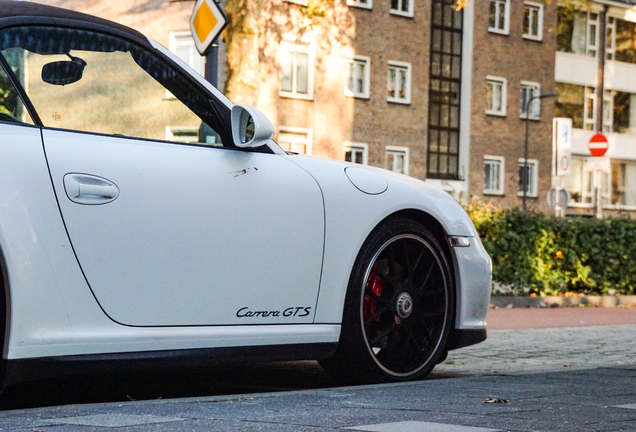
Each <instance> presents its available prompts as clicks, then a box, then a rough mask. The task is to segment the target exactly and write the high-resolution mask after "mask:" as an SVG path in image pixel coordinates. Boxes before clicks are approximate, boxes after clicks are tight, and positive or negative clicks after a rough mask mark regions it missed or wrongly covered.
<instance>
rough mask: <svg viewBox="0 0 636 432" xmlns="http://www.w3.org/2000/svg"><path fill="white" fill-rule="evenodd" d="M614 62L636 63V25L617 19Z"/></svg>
mask: <svg viewBox="0 0 636 432" xmlns="http://www.w3.org/2000/svg"><path fill="white" fill-rule="evenodd" d="M614 60H616V61H619V62H625V63H636V23H633V22H631V21H625V20H622V19H618V18H616V24H615V28H614Z"/></svg>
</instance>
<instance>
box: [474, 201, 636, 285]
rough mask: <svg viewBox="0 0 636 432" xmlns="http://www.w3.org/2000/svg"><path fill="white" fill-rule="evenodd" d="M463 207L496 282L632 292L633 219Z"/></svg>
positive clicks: (635, 277) (635, 266)
mask: <svg viewBox="0 0 636 432" xmlns="http://www.w3.org/2000/svg"><path fill="white" fill-rule="evenodd" d="M467 210H468V212H469V214H470V216H471V218H472V220H473V222H474V223H475V227H476V228H477V231H478V232H479V235H480V237H481V241H482V242H483V244H484V247H485V248H486V250H487V251H488V253H489V254H490V257H491V258H492V261H493V283H494V284H495V285H497V286H503V287H505V288H506V289H507V290H509V291H511V292H513V293H514V294H528V293H531V292H533V293H537V294H540V295H557V294H563V293H566V292H569V291H576V292H581V293H586V294H603V295H608V294H609V295H613V294H636V221H634V220H630V219H625V218H619V217H610V218H606V219H595V218H556V217H554V216H549V215H544V214H542V213H534V212H524V211H522V210H518V209H501V208H498V207H494V206H491V205H488V204H486V205H484V204H482V203H480V202H479V201H475V202H473V203H471V204H470V205H469V206H468V208H467Z"/></svg>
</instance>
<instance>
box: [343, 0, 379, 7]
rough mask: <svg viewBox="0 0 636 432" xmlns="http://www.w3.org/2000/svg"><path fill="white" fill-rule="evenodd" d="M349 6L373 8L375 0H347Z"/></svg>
mask: <svg viewBox="0 0 636 432" xmlns="http://www.w3.org/2000/svg"><path fill="white" fill-rule="evenodd" d="M347 6H353V7H359V8H363V9H373V0H367V2H366V3H364V2H363V1H362V0H347Z"/></svg>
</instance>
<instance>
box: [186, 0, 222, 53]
mask: <svg viewBox="0 0 636 432" xmlns="http://www.w3.org/2000/svg"><path fill="white" fill-rule="evenodd" d="M227 23H228V18H227V15H226V14H225V11H224V10H223V9H222V8H221V7H220V6H219V5H218V4H217V3H216V2H215V1H214V0H197V2H196V3H195V4H194V10H193V11H192V16H191V17H190V30H191V31H192V38H193V39H194V45H195V46H196V47H197V51H199V53H200V54H201V55H205V54H206V53H207V51H208V49H209V48H210V45H212V41H214V39H215V38H216V37H217V36H218V35H220V34H221V32H222V31H223V29H224V28H225V26H226V25H227Z"/></svg>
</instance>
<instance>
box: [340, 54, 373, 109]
mask: <svg viewBox="0 0 636 432" xmlns="http://www.w3.org/2000/svg"><path fill="white" fill-rule="evenodd" d="M345 61H346V64H347V66H346V71H345V72H346V75H345V76H346V78H345V85H344V94H345V96H348V97H355V98H360V99H369V97H370V88H371V57H368V56H361V55H355V56H350V57H347V58H346V59H345ZM356 63H364V65H365V68H364V78H363V80H364V90H363V91H362V92H358V91H356V90H355V89H354V90H353V91H352V90H351V89H350V88H349V79H350V77H351V73H352V66H354V65H355V64H356ZM354 87H355V85H354Z"/></svg>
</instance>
